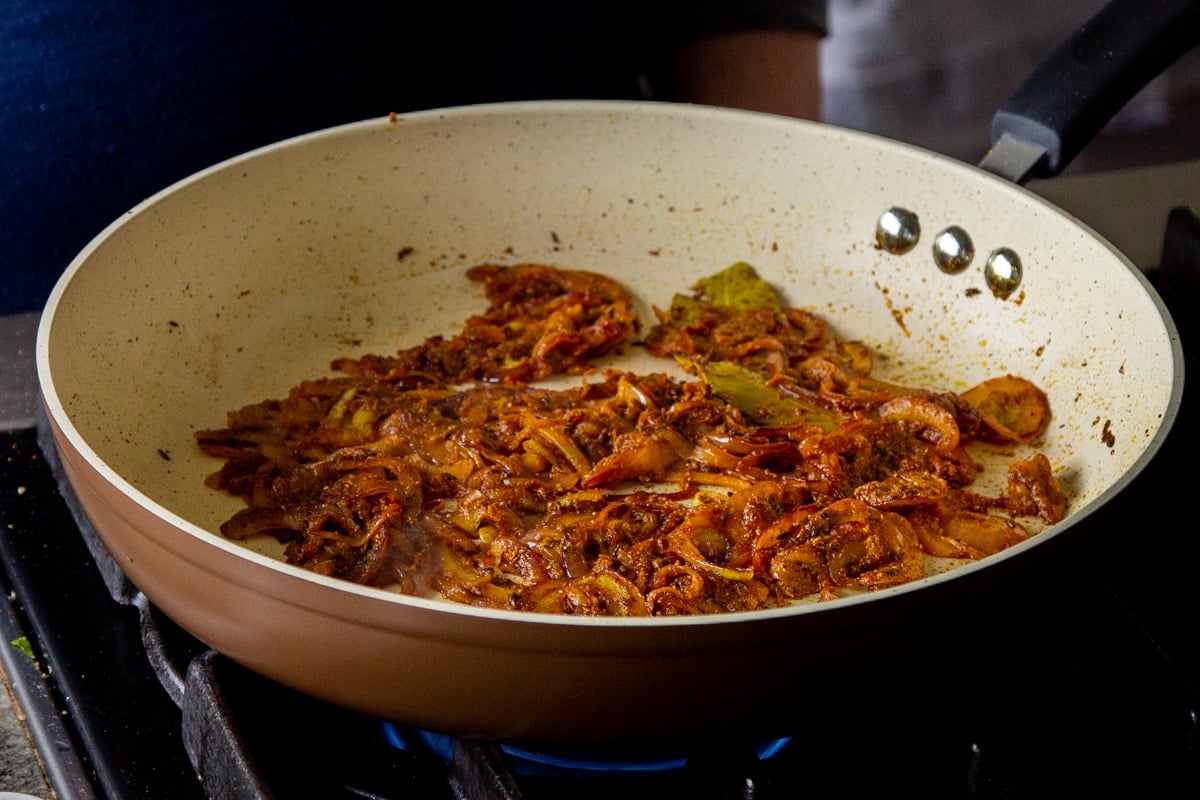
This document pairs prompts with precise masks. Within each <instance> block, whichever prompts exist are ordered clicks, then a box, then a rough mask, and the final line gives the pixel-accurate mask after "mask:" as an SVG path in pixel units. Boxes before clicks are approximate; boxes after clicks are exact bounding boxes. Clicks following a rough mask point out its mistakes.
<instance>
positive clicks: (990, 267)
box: [983, 247, 1021, 298]
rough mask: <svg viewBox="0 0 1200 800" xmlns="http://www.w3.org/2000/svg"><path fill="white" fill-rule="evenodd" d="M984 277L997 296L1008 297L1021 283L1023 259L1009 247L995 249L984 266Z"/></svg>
mask: <svg viewBox="0 0 1200 800" xmlns="http://www.w3.org/2000/svg"><path fill="white" fill-rule="evenodd" d="M983 277H984V279H985V280H986V281H987V285H988V288H990V289H991V290H992V294H994V295H996V297H1000V298H1005V297H1008V296H1009V295H1010V294H1012V293H1013V291H1014V290H1015V289H1016V288H1017V286H1018V285H1020V283H1021V259H1020V257H1019V256H1018V255H1017V254H1016V253H1014V252H1013V251H1012V250H1009V249H1008V248H1007V247H1001V248H999V249H997V250H993V251H992V254H991V255H989V256H988V260H987V264H986V265H985V266H984V268H983Z"/></svg>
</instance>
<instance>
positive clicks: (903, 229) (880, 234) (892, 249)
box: [875, 208, 921, 255]
mask: <svg viewBox="0 0 1200 800" xmlns="http://www.w3.org/2000/svg"><path fill="white" fill-rule="evenodd" d="M919 238H921V223H920V222H919V221H918V220H917V215H916V214H914V213H913V212H911V211H909V210H907V209H904V208H889V209H888V210H887V211H885V212H883V215H882V216H880V217H879V222H878V223H877V224H876V225H875V242H876V243H877V244H878V245H879V246H880V247H881V248H883V249H884V250H887V251H888V252H889V253H895V254H897V255H899V254H901V253H907V252H908V251H909V250H912V249H913V247H914V246H915V245H916V243H917V239H919Z"/></svg>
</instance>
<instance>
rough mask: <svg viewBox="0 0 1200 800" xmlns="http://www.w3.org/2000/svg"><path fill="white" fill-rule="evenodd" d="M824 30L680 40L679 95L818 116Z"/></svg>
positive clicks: (673, 69)
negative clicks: (819, 46)
mask: <svg viewBox="0 0 1200 800" xmlns="http://www.w3.org/2000/svg"><path fill="white" fill-rule="evenodd" d="M819 43H820V34H819V33H818V32H816V31H811V30H801V29H763V30H739V31H733V32H729V33H720V34H714V35H709V36H702V37H699V38H695V39H690V40H688V41H686V42H683V43H682V44H680V45H679V46H678V47H677V48H676V49H675V51H674V52H673V54H672V57H671V59H670V62H669V64H668V65H667V66H668V69H669V70H670V81H671V85H672V90H673V95H674V97H673V99H676V100H680V101H683V102H690V103H703V104H705V105H715V106H727V107H730V108H744V109H749V110H752V111H766V112H769V113H773V114H786V115H788V116H794V117H802V118H805V119H817V118H818V117H819V116H820V112H821V88H820V87H821V83H820V79H819V74H818V45H819Z"/></svg>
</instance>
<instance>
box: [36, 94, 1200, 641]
mask: <svg viewBox="0 0 1200 800" xmlns="http://www.w3.org/2000/svg"><path fill="white" fill-rule="evenodd" d="M514 113H519V114H528V115H536V114H543V113H554V114H572V113H586V114H593V115H596V114H599V115H604V114H617V113H621V114H628V113H637V114H669V115H684V116H688V117H691V118H694V119H696V120H702V119H705V118H708V117H718V118H733V117H745V116H747V115H750V116H754V117H758V118H763V119H767V120H774V123H773V124H779V125H786V126H801V127H803V128H805V129H807V130H810V131H816V132H818V133H819V135H823V136H836V137H847V138H850V139H861V140H868V141H870V142H872V143H873V146H875V147H884V148H894V149H895V150H896V151H898V152H904V153H907V154H908V155H909V156H915V157H918V158H923V159H933V160H936V161H937V162H939V163H941V164H943V165H951V166H953V167H955V168H958V169H962V170H967V171H969V172H970V174H971V175H972V176H975V177H977V178H979V177H982V178H984V179H986V180H990V181H992V182H994V185H995V186H996V188H997V189H1000V190H1003V191H1012V192H1016V193H1019V194H1022V195H1024V196H1027V198H1029V199H1031V200H1032V201H1033V202H1035V203H1037V204H1040V205H1042V206H1044V207H1046V208H1047V209H1049V210H1051V211H1052V212H1054V213H1056V214H1058V215H1060V216H1063V217H1065V218H1067V220H1068V221H1069V222H1070V224H1072V225H1073V226H1075V227H1077V228H1080V229H1081V230H1082V231H1084V232H1085V233H1087V234H1089V235H1090V236H1091V237H1092V238H1093V239H1095V240H1097V241H1099V242H1100V243H1102V244H1103V245H1104V246H1105V248H1106V249H1107V250H1108V251H1110V252H1111V253H1112V254H1113V255H1114V256H1115V257H1116V258H1117V259H1118V260H1119V261H1120V262H1121V263H1122V264H1123V265H1124V266H1125V268H1126V269H1127V270H1129V271H1130V272H1132V273H1133V274H1134V276H1135V278H1136V279H1137V280H1138V282H1139V283H1140V285H1141V286H1142V288H1143V290H1144V291H1145V292H1146V294H1147V295H1148V296H1149V298H1150V300H1151V302H1152V303H1153V304H1154V306H1155V308H1156V310H1157V311H1158V316H1159V319H1160V320H1161V321H1162V324H1163V326H1164V330H1165V333H1166V336H1167V339H1168V341H1169V343H1170V349H1171V361H1172V364H1171V367H1172V384H1171V388H1170V393H1169V396H1168V400H1167V404H1166V407H1165V409H1164V413H1163V415H1162V418H1161V420H1160V422H1159V426H1158V428H1157V429H1156V430H1155V432H1154V434H1153V436H1152V437H1151V439H1150V442H1149V444H1148V445H1147V446H1146V447H1145V448H1144V449H1143V451H1142V452H1141V453H1140V454H1139V455H1138V457H1137V458H1136V459H1135V461H1134V463H1133V464H1132V465H1131V467H1130V468H1129V469H1128V470H1126V471H1125V473H1124V474H1122V475H1121V477H1120V478H1119V479H1118V480H1117V481H1116V482H1115V483H1114V484H1113V485H1112V486H1109V487H1107V488H1106V489H1105V490H1104V491H1103V492H1101V493H1100V494H1099V495H1098V496H1097V497H1095V498H1094V499H1093V500H1092V501H1091V502H1089V503H1088V504H1087V505H1086V506H1084V507H1083V508H1081V509H1078V510H1075V511H1073V512H1072V513H1071V514H1070V516H1069V517H1068V518H1067V519H1066V520H1064V521H1063V522H1062V523H1060V524H1058V525H1056V526H1054V527H1052V528H1050V529H1047V530H1046V531H1044V532H1042V533H1039V534H1036V535H1035V536H1031V537H1030V538H1029V539H1028V540H1026V541H1024V542H1021V543H1020V544H1017V545H1014V546H1013V547H1011V548H1008V549H1006V550H1004V551H1002V552H1000V553H997V554H995V555H993V556H989V557H987V558H985V559H982V560H980V561H973V562H968V563H964V564H962V565H960V566H957V567H955V568H954V569H952V570H949V571H946V572H940V573H937V574H933V575H928V576H926V577H924V578H922V579H919V580H916V581H912V582H910V583H906V584H902V585H899V586H894V587H890V588H887V589H883V590H879V591H875V592H864V593H861V594H855V595H852V596H849V597H844V598H839V599H838V600H837V601H834V602H832V603H798V604H790V605H786V606H781V607H772V608H765V609H757V610H753V611H739V612H728V613H720V614H710V615H700V616H695V617H649V618H611V617H574V616H567V615H558V614H541V613H536V612H529V611H516V610H508V609H488V608H477V607H473V606H467V605H463V604H460V603H455V602H453V601H450V600H444V599H440V598H425V597H417V596H412V595H403V594H399V593H397V592H392V591H388V590H386V589H380V588H375V587H370V586H363V585H360V584H356V583H353V582H350V581H345V580H341V579H336V578H329V577H327V576H322V575H317V574H315V573H312V572H309V571H307V570H304V569H302V568H300V567H296V566H293V565H290V564H287V563H285V562H282V561H278V560H275V559H273V558H270V557H269V556H266V555H264V554H261V553H257V552H254V551H252V550H249V549H248V548H246V547H244V546H242V545H240V544H238V543H236V542H233V541H230V540H228V539H225V538H223V537H221V536H219V535H218V534H215V533H212V532H210V531H208V530H205V529H204V528H201V527H200V526H198V525H196V524H195V523H192V522H189V521H187V520H185V519H183V518H182V517H180V516H179V515H178V514H176V513H175V512H172V511H171V510H170V509H169V508H167V507H165V506H164V505H162V504H160V503H159V502H157V501H155V500H152V499H151V498H150V497H148V496H147V495H146V494H144V493H143V492H142V491H141V490H139V489H137V488H136V487H135V486H134V485H133V484H132V483H131V482H130V481H129V480H128V479H126V478H124V477H123V476H121V475H120V474H118V473H117V472H116V470H114V469H113V468H111V467H110V466H109V464H108V463H107V462H105V461H104V460H103V459H102V458H101V457H100V455H99V453H98V452H96V450H95V449H94V448H93V447H92V445H90V444H89V443H88V441H87V440H86V439H85V438H84V437H83V436H82V434H81V433H80V432H79V430H78V429H77V428H76V427H75V425H74V423H73V422H72V420H71V418H70V416H69V415H68V414H67V413H66V411H65V407H64V405H63V403H62V402H61V400H60V398H59V394H58V391H57V387H56V385H55V381H54V374H53V367H52V364H51V361H50V339H51V330H52V327H53V325H54V322H55V311H56V310H57V308H58V305H59V303H60V301H61V300H62V298H63V296H64V294H65V292H66V290H67V288H68V286H69V285H70V284H71V282H72V279H73V278H74V276H75V275H76V274H78V273H79V271H80V270H82V269H83V268H84V265H85V264H86V263H87V262H88V260H89V258H90V256H91V254H92V253H93V252H95V251H96V250H97V249H98V248H99V247H100V246H101V245H102V244H103V243H104V242H105V241H106V240H107V239H108V238H110V237H111V236H112V235H113V234H114V233H115V232H116V231H117V230H119V229H120V228H122V227H123V226H124V225H126V224H127V223H128V222H129V221H130V220H131V219H133V218H134V217H136V216H137V215H138V214H139V213H140V212H141V211H143V210H144V209H147V208H149V207H151V206H153V205H155V204H157V203H158V202H160V201H161V200H163V199H164V198H166V197H168V196H171V195H173V194H175V193H178V192H181V191H183V190H185V189H186V188H187V187H188V186H190V185H192V184H193V183H196V182H199V181H202V180H204V179H205V178H206V177H208V176H209V175H212V174H214V173H217V172H220V171H223V170H227V169H231V168H234V167H236V166H238V165H239V164H241V163H244V162H246V161H249V160H253V159H255V158H258V157H260V156H263V155H265V154H268V153H271V152H274V151H278V150H284V149H288V148H292V147H296V146H300V145H305V144H308V143H312V142H315V141H319V140H321V139H322V138H325V137H336V136H343V135H351V134H354V133H357V132H358V131H360V130H366V129H370V128H375V127H378V126H379V125H381V124H386V125H403V124H405V123H406V122H409V121H412V122H421V121H429V120H438V119H443V118H445V117H447V116H453V117H474V116H487V115H493V114H504V115H510V114H514ZM36 364H37V373H38V379H39V384H40V392H41V399H42V402H43V404H44V407H45V409H46V411H47V414H48V416H49V418H50V420H51V422H52V424H53V425H54V426H55V428H56V429H57V432H58V433H59V434H61V436H62V437H63V438H64V439H65V440H66V443H67V444H69V446H70V447H71V448H72V449H74V450H75V451H76V453H77V454H78V455H79V456H80V457H81V458H83V460H84V461H85V462H86V463H87V464H88V466H89V467H90V468H91V469H94V470H96V471H97V472H98V473H99V475H100V476H101V477H102V478H103V479H104V480H106V481H107V482H108V483H109V484H110V485H112V486H114V487H116V488H118V489H119V490H120V491H121V492H122V493H123V494H124V495H126V496H128V497H129V498H131V499H132V500H133V501H134V502H136V503H137V505H138V506H139V507H141V508H142V509H144V510H146V511H148V512H149V513H151V514H153V515H154V516H155V517H157V518H158V519H160V520H162V521H164V522H166V523H168V524H169V525H172V526H173V527H174V528H176V529H177V530H179V531H180V532H182V533H184V534H187V535H188V536H190V537H191V538H193V539H196V540H199V541H200V542H201V543H203V544H205V545H206V546H210V547H215V548H216V549H217V550H219V551H222V552H223V553H225V554H227V555H229V556H232V557H235V558H238V559H242V560H247V559H248V560H249V561H250V562H251V563H253V564H255V565H257V566H263V567H267V568H269V569H270V570H271V571H272V572H273V573H275V574H277V575H280V576H283V577H286V578H288V579H294V580H300V581H303V582H306V583H315V584H317V585H319V586H322V587H325V588H327V589H331V590H336V591H339V592H349V593H350V594H353V595H356V596H359V597H362V598H366V599H369V600H371V601H374V602H376V603H385V604H391V605H396V606H402V607H411V608H414V609H421V610H423V611H436V612H438V613H445V612H450V613H453V614H455V615H460V616H463V617H468V618H477V619H485V620H489V621H494V622H497V623H515V624H521V625H529V624H535V625H552V626H566V627H587V628H591V627H595V628H613V627H617V628H631V629H644V628H651V629H665V628H693V627H696V626H700V627H708V626H711V625H726V624H733V623H744V622H748V621H763V622H766V621H770V620H774V619H778V618H780V617H793V616H806V615H809V614H814V613H817V612H822V611H826V612H827V611H830V610H833V609H848V608H853V607H858V606H862V605H865V604H868V603H874V602H876V601H881V600H885V599H888V598H892V597H896V596H899V595H906V594H909V593H912V592H916V591H919V590H922V589H926V588H929V587H933V586H938V585H941V584H945V583H948V582H949V581H952V580H958V579H960V578H964V577H968V576H970V575H973V574H974V573H976V572H978V571H980V570H983V569H987V568H989V567H992V566H993V565H996V564H999V563H1001V562H1004V561H1008V560H1010V559H1014V558H1018V557H1021V556H1022V555H1023V554H1025V553H1027V552H1028V551H1029V550H1031V549H1032V548H1034V547H1036V546H1038V545H1039V544H1041V542H1043V541H1044V540H1045V539H1047V538H1051V537H1057V536H1059V535H1060V534H1062V533H1064V532H1066V531H1067V530H1069V529H1071V528H1074V527H1075V526H1077V525H1078V524H1079V523H1081V522H1083V521H1084V520H1085V519H1087V518H1088V517H1090V516H1091V515H1092V514H1093V513H1094V512H1095V511H1096V510H1097V509H1099V508H1100V507H1102V506H1104V505H1105V504H1106V503H1107V502H1108V501H1109V500H1111V499H1112V497H1114V496H1115V495H1116V494H1118V493H1119V492H1120V491H1121V490H1122V489H1124V488H1125V487H1126V486H1127V485H1128V484H1129V483H1130V482H1132V480H1133V479H1134V478H1136V477H1137V476H1138V475H1139V474H1140V473H1141V472H1142V471H1143V470H1144V469H1145V467H1146V466H1147V465H1148V464H1149V463H1150V461H1151V460H1152V459H1153V458H1154V457H1155V455H1156V454H1157V453H1158V451H1159V449H1160V448H1161V447H1162V445H1163V442H1164V441H1165V439H1166V437H1167V435H1168V434H1169V433H1170V430H1171V428H1172V427H1173V425H1174V422H1175V420H1176V417H1177V415H1178V411H1179V408H1180V405H1181V402H1182V395H1183V382H1184V374H1183V369H1184V361H1183V353H1182V346H1181V343H1180V337H1179V333H1178V330H1177V328H1176V326H1175V323H1174V320H1173V319H1172V318H1171V315H1170V313H1169V311H1168V310H1167V308H1166V306H1165V304H1164V303H1163V301H1162V299H1161V297H1160V296H1159V295H1158V293H1157V291H1156V290H1155V289H1154V287H1153V286H1152V285H1151V284H1150V282H1149V280H1148V279H1147V277H1146V276H1145V274H1144V273H1143V272H1142V271H1141V270H1139V269H1138V268H1137V267H1136V266H1134V265H1133V264H1132V262H1130V261H1129V259H1128V258H1126V257H1125V256H1124V254H1122V253H1121V252H1120V251H1119V250H1117V249H1116V248H1115V247H1114V246H1113V245H1112V244H1111V243H1109V242H1108V241H1107V240H1105V239H1104V238H1103V237H1102V236H1100V235H1099V234H1098V233H1096V232H1095V231H1094V230H1092V229H1091V228H1090V227H1089V226H1087V224H1086V223H1084V222H1083V221H1081V220H1079V219H1077V218H1076V217H1074V216H1073V215H1070V214H1068V213H1067V212H1065V211H1062V210H1061V209H1059V208H1058V207H1056V206H1054V205H1053V204H1052V203H1050V202H1049V201H1047V200H1045V199H1043V198H1041V197H1039V196H1038V195H1036V194H1035V193H1033V192H1032V191H1030V190H1028V189H1026V188H1025V187H1020V186H1016V185H1014V184H1011V183H1009V182H1008V181H1006V180H1004V179H1002V178H1000V177H998V176H994V175H991V174H990V173H986V172H984V171H982V170H980V169H978V168H977V167H974V166H973V165H969V164H965V163H963V162H959V161H957V160H955V159H953V158H950V157H948V156H943V155H940V154H937V153H931V152H929V151H926V150H923V149H921V148H919V147H915V146H912V145H908V144H905V143H902V142H897V141H894V140H891V139H887V138H885V137H881V136H877V135H874V134H869V133H863V132H859V131H853V130H849V129H844V128H838V127H836V126H832V125H828V124H826V123H819V122H812V121H808V120H798V119H792V118H785V117H776V116H775V115H770V114H761V113H757V112H748V111H740V110H733V109H724V108H715V107H708V106H697V105H686V106H685V105H679V104H671V103H661V102H655V101H596V100H538V101H519V102H503V103H490V104H480V105H473V106H461V107H453V108H442V109H429V110H423V111H414V112H411V113H405V114H400V115H393V116H389V117H384V118H372V119H366V120H360V121H355V122H349V123H345V124H341V125H337V126H333V127H330V128H325V129H321V130H318V131H313V132H309V133H304V134H300V135H297V136H293V137H289V138H286V139H283V140H281V141H278V142H274V143H270V144H267V145H264V146H261V147H258V148H255V149H252V150H249V151H247V152H245V153H241V154H238V155H235V156H233V157H231V158H228V159H225V160H223V161H220V162H218V163H216V164H213V165H211V166H209V167H207V168H204V169H202V170H200V171H198V172H195V173H193V174H191V175H189V176H187V177H185V178H183V179H181V180H179V181H177V182H175V183H173V184H171V185H169V186H167V187H165V188H163V189H162V190H160V191H158V192H156V193H154V194H153V195H151V196H149V197H148V198H146V199H145V200H143V201H141V202H139V203H138V204H137V205H135V206H134V207H133V208H131V209H130V210H129V211H127V212H125V213H124V214H122V215H121V216H120V217H118V218H117V219H115V220H113V221H112V222H111V223H109V224H108V225H107V226H106V227H105V228H104V229H103V230H101V231H100V233H98V234H97V235H96V236H95V237H94V238H93V239H92V240H91V241H90V242H89V243H88V244H87V245H86V246H85V247H84V248H83V249H82V250H81V251H80V252H79V253H78V254H77V255H76V256H75V257H74V258H73V259H72V261H71V262H70V264H69V265H68V266H67V268H66V270H65V271H64V273H63V274H62V276H61V277H60V278H59V280H58V281H57V282H56V284H55V286H54V288H53V290H52V292H51V294H50V296H49V300H48V302H47V304H46V306H45V308H44V311H43V313H42V317H41V320H40V321H39V325H38V333H37V343H36ZM272 591H274V590H272ZM291 601H292V602H295V601H296V598H291ZM312 607H313V608H317V607H318V604H317V603H316V602H315V601H314V602H313V606H312Z"/></svg>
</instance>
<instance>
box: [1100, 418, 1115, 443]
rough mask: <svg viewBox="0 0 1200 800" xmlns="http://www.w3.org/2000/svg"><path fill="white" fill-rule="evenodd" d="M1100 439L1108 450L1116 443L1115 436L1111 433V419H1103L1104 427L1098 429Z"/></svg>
mask: <svg viewBox="0 0 1200 800" xmlns="http://www.w3.org/2000/svg"><path fill="white" fill-rule="evenodd" d="M1100 441H1102V442H1104V445H1105V447H1107V448H1108V449H1109V450H1111V449H1113V447H1114V446H1115V445H1116V443H1117V437H1116V436H1114V435H1113V432H1112V420H1111V419H1106V420H1104V427H1103V428H1102V429H1101V431H1100Z"/></svg>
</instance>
